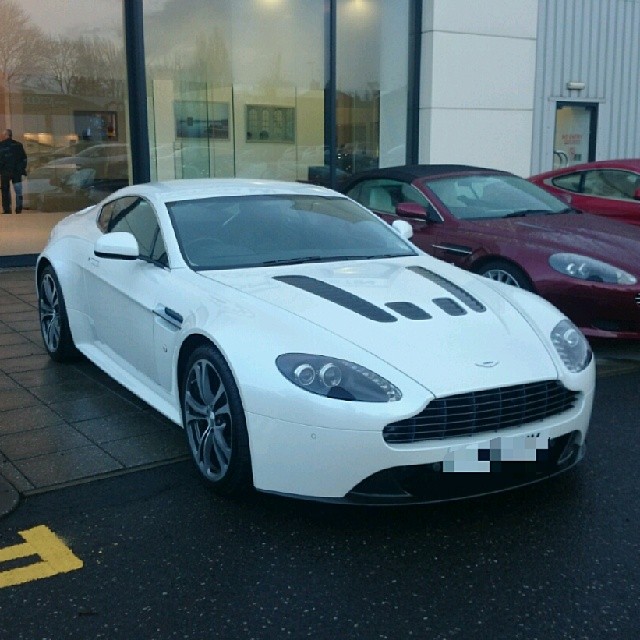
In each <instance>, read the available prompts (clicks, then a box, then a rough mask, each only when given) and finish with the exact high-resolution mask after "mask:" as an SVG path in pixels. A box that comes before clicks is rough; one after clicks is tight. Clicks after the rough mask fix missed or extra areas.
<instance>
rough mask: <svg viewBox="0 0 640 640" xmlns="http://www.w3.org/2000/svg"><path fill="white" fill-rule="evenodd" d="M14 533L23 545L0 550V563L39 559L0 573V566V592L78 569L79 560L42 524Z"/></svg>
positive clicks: (80, 565) (80, 561)
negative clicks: (20, 537) (34, 557)
mask: <svg viewBox="0 0 640 640" xmlns="http://www.w3.org/2000/svg"><path fill="white" fill-rule="evenodd" d="M18 533H19V534H20V535H21V536H22V538H23V539H24V540H25V542H23V543H21V544H15V545H13V546H11V547H4V548H3V549H0V562H6V561H7V560H15V559H18V558H28V557H29V556H39V558H40V559H39V560H38V561H36V562H33V563H32V564H30V565H27V566H25V567H18V568H17V569H8V570H7V571H2V566H1V565H0V589H1V588H2V587H11V586H14V585H16V584H23V583H25V582H31V581H32V580H39V579H40V578H50V577H51V576H55V575H57V574H58V573H67V572H69V571H75V570H76V569H81V568H82V560H80V559H79V558H77V557H76V556H75V555H74V554H73V553H72V552H71V549H69V547H67V546H66V545H65V544H64V543H63V542H62V540H60V538H58V536H56V534H55V533H53V531H51V530H50V529H48V528H47V527H45V526H44V525H40V526H38V527H34V528H33V529H27V530H26V531H19V532H18Z"/></svg>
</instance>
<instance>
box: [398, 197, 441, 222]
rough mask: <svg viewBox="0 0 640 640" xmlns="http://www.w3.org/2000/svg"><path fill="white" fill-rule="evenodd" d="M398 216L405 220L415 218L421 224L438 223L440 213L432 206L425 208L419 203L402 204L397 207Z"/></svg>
mask: <svg viewBox="0 0 640 640" xmlns="http://www.w3.org/2000/svg"><path fill="white" fill-rule="evenodd" d="M396 215H399V216H402V217H404V218H414V219H417V220H420V221H421V222H437V221H438V220H439V217H438V212H437V211H436V210H435V209H434V208H433V206H432V205H428V206H426V207H423V206H422V205H421V204H418V203H417V202H400V203H399V204H397V205H396Z"/></svg>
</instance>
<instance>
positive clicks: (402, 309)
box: [385, 302, 432, 320]
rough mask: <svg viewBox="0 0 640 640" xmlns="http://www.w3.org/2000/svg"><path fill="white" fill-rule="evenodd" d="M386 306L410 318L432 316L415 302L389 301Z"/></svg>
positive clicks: (428, 317) (426, 318)
mask: <svg viewBox="0 0 640 640" xmlns="http://www.w3.org/2000/svg"><path fill="white" fill-rule="evenodd" d="M385 306H387V307H389V309H391V310H392V311H395V312H396V313H399V314H400V315H401V316H404V317H405V318H408V319H409V320H429V319H430V318H431V317H432V316H431V314H429V313H427V312H426V311H425V310H424V309H421V308H420V307H418V306H417V305H415V304H413V302H387V304H386V305H385Z"/></svg>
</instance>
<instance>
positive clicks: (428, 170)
mask: <svg viewBox="0 0 640 640" xmlns="http://www.w3.org/2000/svg"><path fill="white" fill-rule="evenodd" d="M478 172H489V173H497V174H504V175H510V174H509V173H508V172H506V171H501V170H499V169H488V168H484V167H474V166H472V165H466V164H410V165H400V166H396V167H382V168H378V169H368V170H366V171H362V172H360V173H357V174H355V175H354V176H353V177H352V178H350V179H349V180H348V181H346V183H345V184H350V183H352V182H357V181H359V180H362V179H363V178H392V179H396V180H402V181H405V182H412V181H413V180H416V179H418V178H433V177H434V176H445V175H451V174H464V173H478Z"/></svg>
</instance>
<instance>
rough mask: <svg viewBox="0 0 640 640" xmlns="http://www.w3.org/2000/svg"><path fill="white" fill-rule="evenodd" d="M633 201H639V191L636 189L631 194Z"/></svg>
mask: <svg viewBox="0 0 640 640" xmlns="http://www.w3.org/2000/svg"><path fill="white" fill-rule="evenodd" d="M633 199H634V200H640V189H636V190H635V191H634V192H633Z"/></svg>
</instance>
